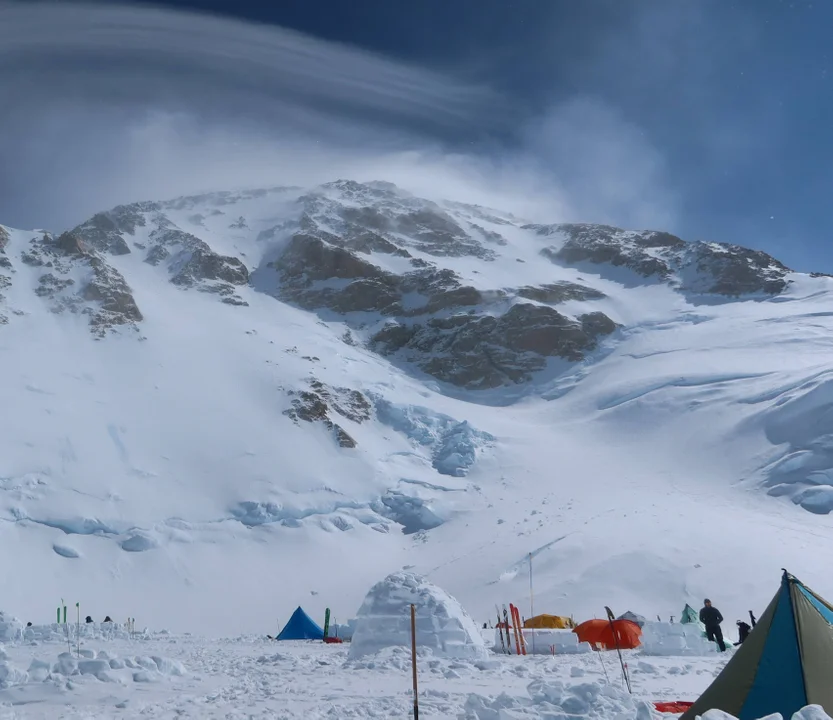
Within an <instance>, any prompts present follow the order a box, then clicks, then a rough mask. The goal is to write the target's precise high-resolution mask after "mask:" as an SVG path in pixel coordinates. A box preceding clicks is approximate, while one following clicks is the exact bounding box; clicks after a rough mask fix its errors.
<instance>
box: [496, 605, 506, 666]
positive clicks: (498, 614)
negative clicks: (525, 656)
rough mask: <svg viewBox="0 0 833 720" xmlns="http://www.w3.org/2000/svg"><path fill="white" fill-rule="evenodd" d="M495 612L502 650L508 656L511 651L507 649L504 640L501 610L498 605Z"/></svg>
mask: <svg viewBox="0 0 833 720" xmlns="http://www.w3.org/2000/svg"><path fill="white" fill-rule="evenodd" d="M495 611H496V612H497V625H496V626H495V627H497V631H498V632H499V633H500V649H501V650H502V651H503V654H504V655H506V654H507V653H508V652H509V650H507V649H506V643H505V642H504V640H503V628H502V627H501V624H500V608H499V607H498V606H497V605H495ZM507 639H508V638H507Z"/></svg>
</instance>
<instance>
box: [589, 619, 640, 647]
mask: <svg viewBox="0 0 833 720" xmlns="http://www.w3.org/2000/svg"><path fill="white" fill-rule="evenodd" d="M573 632H574V633H575V634H576V635H578V639H579V641H580V642H586V643H590V644H591V645H594V646H596V647H599V648H604V649H607V650H613V649H614V648H615V647H616V644H617V641H618V644H619V648H620V649H622V650H633V648H635V647H639V645H640V638H641V637H642V628H641V627H639V625H637V624H636V623H635V622H632V621H631V620H614V621H613V627H611V623H610V621H609V620H587V621H585V622H583V623H581V625H579V626H578V627H577V628H576V629H575V630H573ZM614 632H615V633H616V637H615V638H614V636H613V633H614Z"/></svg>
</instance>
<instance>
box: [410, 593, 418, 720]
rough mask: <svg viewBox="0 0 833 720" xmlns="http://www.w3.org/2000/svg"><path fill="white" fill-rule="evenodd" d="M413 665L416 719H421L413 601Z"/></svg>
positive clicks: (414, 606)
mask: <svg viewBox="0 0 833 720" xmlns="http://www.w3.org/2000/svg"><path fill="white" fill-rule="evenodd" d="M411 666H412V668H413V674H414V720H419V695H418V692H417V658H416V605H414V604H413V603H411Z"/></svg>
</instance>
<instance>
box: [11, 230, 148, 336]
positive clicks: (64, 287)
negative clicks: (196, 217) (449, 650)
mask: <svg viewBox="0 0 833 720" xmlns="http://www.w3.org/2000/svg"><path fill="white" fill-rule="evenodd" d="M20 261H21V262H23V263H24V264H26V265H29V266H30V267H32V268H36V269H38V270H39V271H40V275H39V276H38V279H37V286H36V287H35V289H34V292H35V294H36V295H37V296H38V297H40V298H42V299H43V300H44V301H46V302H48V303H49V308H50V310H51V311H52V312H54V313H62V312H71V313H77V314H84V315H88V316H89V323H90V329H91V332H92V333H93V335H94V336H96V337H98V338H103V337H104V336H105V335H106V334H107V332H108V331H112V330H114V329H116V328H117V327H120V326H124V327H129V328H131V329H132V330H138V323H139V322H141V321H142V319H143V318H142V313H141V311H140V310H139V307H138V305H137V304H136V300H135V299H134V297H133V294H132V291H131V289H130V286H129V285H128V284H127V281H126V280H125V278H124V276H123V275H122V274H121V273H120V272H119V271H118V270H116V269H115V268H114V267H112V266H111V265H109V264H108V263H107V262H106V261H105V259H104V258H103V256H102V255H101V254H100V253H98V252H97V251H96V250H95V249H94V248H92V247H91V246H90V245H88V244H87V243H86V242H84V240H82V239H81V238H80V237H79V236H78V235H76V234H75V233H72V232H67V233H63V234H62V235H60V236H58V237H57V238H55V237H53V236H52V235H50V234H48V233H45V234H44V235H42V236H41V237H35V238H32V239H31V240H30V241H29V243H28V247H27V249H26V250H24V251H23V252H21V254H20ZM11 269H12V272H14V267H13V265H11ZM4 284H6V285H7V286H11V280H10V278H7V282H4Z"/></svg>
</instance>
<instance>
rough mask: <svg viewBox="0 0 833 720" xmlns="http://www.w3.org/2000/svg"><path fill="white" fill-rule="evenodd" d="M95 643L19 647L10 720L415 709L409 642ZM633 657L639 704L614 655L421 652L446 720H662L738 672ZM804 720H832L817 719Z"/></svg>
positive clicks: (422, 673) (424, 700)
mask: <svg viewBox="0 0 833 720" xmlns="http://www.w3.org/2000/svg"><path fill="white" fill-rule="evenodd" d="M95 645H96V648H97V649H96V650H95V651H93V650H92V648H88V647H86V646H85V645H84V644H83V643H82V658H81V659H80V660H78V659H77V658H76V657H74V652H73V656H72V657H71V656H69V654H68V653H67V651H66V645H65V644H64V645H63V646H62V644H61V643H59V642H57V641H51V640H50V641H45V642H43V643H39V644H38V645H30V644H27V643H15V644H12V645H8V646H6V647H5V650H4V651H3V652H2V653H0V658H5V659H0V668H7V669H5V670H0V673H5V681H4V682H5V685H4V686H0V718H3V720H47V719H49V720H52V719H54V720H71V719H72V720H78V719H80V718H84V719H85V720H103V719H104V718H114V717H117V718H124V719H125V720H132V719H138V718H147V717H153V718H159V719H160V720H173V719H174V718H194V720H197V719H204V720H219V719H220V718H223V719H224V720H227V719H232V720H238V719H239V720H243V719H244V718H245V719H247V720H250V719H255V720H261V719H262V720H266V719H267V718H276V717H277V718H282V719H284V720H291V719H293V718H309V719H312V720H316V719H321V720H323V719H325V718H326V719H332V718H335V717H346V718H356V719H360V718H361V719H363V718H406V717H408V714H409V712H410V710H411V708H412V703H413V700H412V694H411V692H410V690H411V655H410V649H408V648H405V647H388V648H385V649H383V650H380V651H379V652H377V653H373V654H370V655H364V656H362V657H361V658H357V659H353V658H351V657H350V656H349V647H346V646H343V645H342V646H338V645H325V644H324V643H320V642H282V643H279V644H278V643H275V642H274V641H268V640H264V639H262V638H253V637H247V636H241V637H236V638H227V639H208V638H200V637H196V636H182V635H168V636H163V635H161V634H158V633H153V634H150V635H149V637H148V638H143V639H134V640H129V639H124V638H113V639H112V640H110V641H96V643H95ZM89 655H94V657H88V656H89ZM623 655H624V658H625V662H626V663H627V664H628V668H629V672H630V676H631V682H632V685H633V690H634V694H633V696H629V695H628V694H627V692H626V690H625V689H624V686H623V683H622V679H621V670H620V668H619V664H618V661H617V658H616V654H615V653H610V652H608V653H601V654H600V653H587V654H582V655H578V656H576V655H561V656H559V655H556V656H549V657H547V656H526V657H515V656H505V655H504V656H501V655H491V654H490V655H488V656H487V657H485V658H483V659H479V660H478V659H461V658H449V657H441V656H437V655H435V654H434V653H433V652H432V651H431V650H430V649H428V648H420V649H419V650H418V659H417V664H418V672H419V683H420V696H419V702H420V711H421V713H422V714H423V715H424V716H425V717H427V718H438V719H442V720H515V719H517V718H524V719H531V720H535V719H538V718H541V719H545V720H585V719H587V720H602V719H604V720H659V718H660V717H661V715H660V714H659V713H657V712H656V711H655V710H653V703H654V702H657V701H673V700H693V699H694V698H696V697H697V695H699V693H700V692H702V690H703V689H705V687H706V686H707V685H708V684H709V683H710V682H711V680H712V679H713V678H714V676H715V675H716V674H717V673H718V672H719V670H720V668H721V667H722V666H723V664H724V663H725V657H724V658H721V657H719V656H716V655H712V656H709V657H699V658H695V657H689V658H673V657H656V658H654V657H650V658H649V657H646V656H644V655H643V654H642V653H641V652H640V651H638V650H636V651H625V652H624V653H623ZM120 662H123V663H124V667H119V664H120ZM131 665H133V666H134V667H131ZM62 670H63V671H64V672H65V673H67V674H63V672H61V671H62ZM142 673H146V674H147V675H146V676H144V675H142ZM137 677H138V679H136V678H137ZM10 679H11V680H12V682H9V680H10ZM706 718H707V720H726V717H725V716H722V715H719V714H714V713H712V714H711V715H708V716H706ZM801 720H828V719H827V716H825V715H824V714H822V715H813V714H812V713H810V714H807V711H805V715H804V716H803V717H802V718H801Z"/></svg>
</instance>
